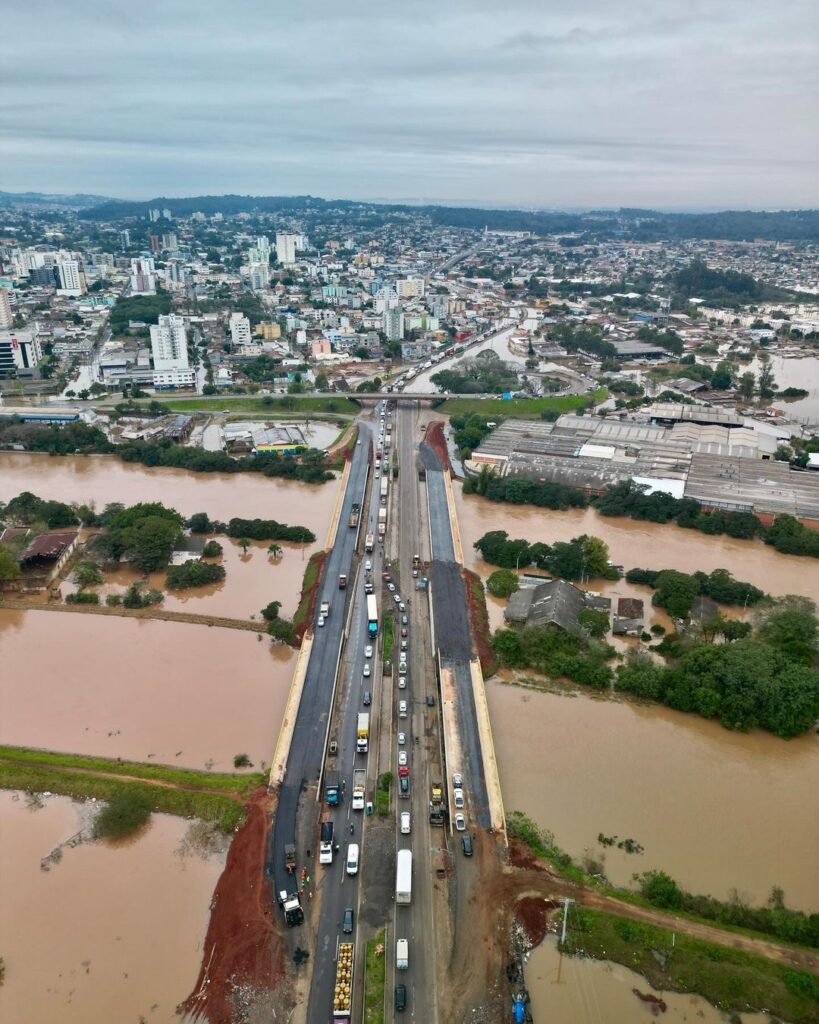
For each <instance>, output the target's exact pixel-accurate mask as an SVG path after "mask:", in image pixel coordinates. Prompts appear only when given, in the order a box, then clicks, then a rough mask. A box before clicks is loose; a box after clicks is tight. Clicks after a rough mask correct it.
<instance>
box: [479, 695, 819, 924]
mask: <svg viewBox="0 0 819 1024" xmlns="http://www.w3.org/2000/svg"><path fill="white" fill-rule="evenodd" d="M487 698H488V701H489V710H490V714H491V719H492V735H493V737H494V741H495V749H496V752H497V756H498V764H499V767H500V776H501V786H502V789H503V799H504V804H505V806H506V809H507V811H510V810H521V811H523V812H525V813H526V814H528V815H529V816H530V817H531V818H533V819H534V820H535V821H536V822H537V823H538V825H540V826H541V827H543V828H547V829H549V830H550V831H551V832H553V833H554V835H555V840H556V842H557V844H558V846H560V847H561V848H563V849H564V850H566V852H567V853H569V854H571V855H572V857H575V858H578V859H580V858H582V857H583V856H584V855H585V854H586V853H588V854H589V855H590V856H591V857H592V859H593V860H595V861H597V862H598V863H601V864H602V865H603V867H604V870H605V873H606V874H607V875H608V877H609V878H610V879H611V880H612V882H615V883H616V884H619V885H630V884H631V876H632V874H634V873H638V872H642V871H648V870H650V869H662V870H664V871H667V872H668V873H669V874H670V875H672V876H673V877H674V878H675V879H676V880H677V881H678V882H679V884H680V885H681V886H682V887H683V888H685V889H687V890H689V891H691V892H695V893H710V894H711V895H713V896H716V897H718V898H720V899H725V898H727V897H728V896H729V895H730V893H731V891H732V890H733V889H736V890H738V892H739V894H740V895H741V896H742V897H743V898H745V899H747V900H750V901H752V902H754V903H764V902H765V901H766V900H767V898H768V896H769V895H770V891H771V888H772V887H773V886H775V885H777V886H781V887H782V888H783V889H784V890H785V896H786V900H787V903H788V904H789V905H790V906H793V907H795V908H797V909H799V910H804V911H817V910H819V887H817V884H816V851H817V849H819V819H817V817H816V814H815V813H814V809H815V795H816V793H817V792H819V757H817V740H816V737H815V736H810V735H809V736H804V737H801V738H800V739H796V740H790V741H787V742H786V741H784V740H780V739H778V738H777V737H775V736H771V735H769V734H767V733H763V732H754V733H750V734H748V735H744V734H742V733H734V732H729V731H728V730H726V729H723V728H722V726H721V725H719V724H718V723H716V722H711V721H706V720H704V719H701V718H697V717H695V716H694V715H685V714H683V713H681V712H675V711H671V710H670V709H668V708H664V707H659V706H651V707H640V706H636V705H632V704H628V703H620V702H616V701H610V700H602V699H593V698H591V697H587V696H585V695H578V696H561V695H558V694H550V693H538V692H535V691H532V690H527V689H523V688H521V687H519V686H510V685H507V684H504V683H501V682H498V681H491V682H489V683H487ZM600 832H602V833H604V834H605V835H608V836H611V835H617V836H618V837H619V839H629V838H630V839H634V840H636V841H637V842H638V843H640V844H641V845H642V846H643V847H644V848H645V852H644V853H643V854H641V855H634V854H627V853H625V852H624V851H621V850H618V849H617V848H616V847H613V848H605V847H603V846H601V845H600V844H599V843H598V841H597V836H598V834H599V833H600Z"/></svg>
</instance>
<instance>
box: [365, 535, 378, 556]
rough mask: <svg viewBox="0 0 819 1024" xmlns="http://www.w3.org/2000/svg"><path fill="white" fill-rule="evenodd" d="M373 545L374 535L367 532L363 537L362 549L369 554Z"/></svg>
mask: <svg viewBox="0 0 819 1024" xmlns="http://www.w3.org/2000/svg"><path fill="white" fill-rule="evenodd" d="M374 547H375V537H374V536H373V535H372V534H371V533H368V534H367V536H366V537H365V538H364V550H365V551H366V552H367V554H368V555H371V554H372V552H373V548H374Z"/></svg>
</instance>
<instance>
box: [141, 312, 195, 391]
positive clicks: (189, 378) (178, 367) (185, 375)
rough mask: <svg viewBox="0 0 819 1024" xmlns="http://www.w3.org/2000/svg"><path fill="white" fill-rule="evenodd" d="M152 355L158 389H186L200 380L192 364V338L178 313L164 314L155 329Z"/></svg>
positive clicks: (152, 340) (152, 335)
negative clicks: (190, 357) (189, 352)
mask: <svg viewBox="0 0 819 1024" xmlns="http://www.w3.org/2000/svg"><path fill="white" fill-rule="evenodd" d="M151 354H152V355H153V362H154V387H155V388H186V387H193V386H194V384H195V383H196V374H195V372H194V371H193V370H192V369H190V367H189V365H188V337H187V332H186V331H185V320H184V318H183V317H181V316H177V315H176V314H175V313H169V314H168V315H167V316H160V317H159V322H158V323H157V324H156V326H154V327H152V328H151Z"/></svg>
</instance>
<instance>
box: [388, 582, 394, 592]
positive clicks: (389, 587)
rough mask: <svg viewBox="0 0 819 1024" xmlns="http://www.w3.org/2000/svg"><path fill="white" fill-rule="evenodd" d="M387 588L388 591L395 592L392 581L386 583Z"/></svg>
mask: <svg viewBox="0 0 819 1024" xmlns="http://www.w3.org/2000/svg"><path fill="white" fill-rule="evenodd" d="M387 590H389V592H390V593H391V594H394V593H395V584H394V583H388V584H387Z"/></svg>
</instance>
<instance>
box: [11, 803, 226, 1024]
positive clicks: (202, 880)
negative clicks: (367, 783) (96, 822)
mask: <svg viewBox="0 0 819 1024" xmlns="http://www.w3.org/2000/svg"><path fill="white" fill-rule="evenodd" d="M85 808H87V805H81V804H75V803H73V802H72V801H71V800H69V799H67V798H64V797H51V798H48V799H45V800H44V801H43V806H42V807H41V808H40V809H39V810H30V809H29V808H28V807H27V805H26V802H25V799H24V797H23V796H22V795H20V794H14V793H9V792H0V950H2V955H3V957H4V960H5V965H6V978H5V982H4V984H3V985H2V986H0V1019H1V1020H3V1021H7V1022H8V1024H42V1022H43V1021H55V1022H56V1021H59V1022H60V1024H112V1022H114V1021H134V1022H137V1021H141V1020H142V1021H146V1022H150V1024H172V1022H177V1021H178V1020H179V1018H178V1017H177V1016H176V1014H175V1007H176V1005H177V1004H178V1003H179V1002H181V1001H182V1000H183V999H184V998H185V997H186V996H187V995H188V993H189V991H190V988H191V987H192V986H193V984H194V982H195V980H196V975H197V971H198V969H199V960H200V956H201V944H202V942H203V941H204V937H205V930H206V928H207V923H208V915H209V905H210V900H211V896H212V893H213V889H214V887H215V885H216V881H217V879H218V877H219V874H220V872H221V870H222V866H223V865H222V859H221V858H220V857H218V856H212V857H209V858H208V859H201V858H200V857H198V856H196V855H188V856H184V857H183V856H181V855H180V853H179V852H178V848H179V844H180V842H181V841H182V839H183V837H184V836H185V833H186V831H187V828H188V824H189V823H188V822H186V821H184V820H182V819H180V818H172V817H169V816H167V815H158V814H155V815H153V818H152V820H151V823H150V825H149V826H148V828H147V830H146V831H145V832H144V833H143V834H142V835H140V836H139V837H138V838H136V839H133V840H132V841H130V842H128V843H126V844H124V845H120V846H118V847H111V846H109V845H105V844H101V843H94V844H86V845H82V846H78V847H76V848H74V849H66V850H64V852H63V857H62V860H61V861H60V863H59V864H56V865H54V866H52V867H51V868H50V870H49V871H47V872H45V871H41V869H40V860H41V858H42V857H45V856H46V855H47V854H49V853H50V852H51V850H52V849H53V848H54V847H55V846H57V845H58V844H59V843H61V842H63V841H64V840H66V839H68V838H70V837H71V836H72V835H74V834H75V833H76V832H77V831H78V830H79V829H80V827H81V825H82V818H83V817H84V816H85V815H86V814H87V810H86V809H85Z"/></svg>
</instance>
